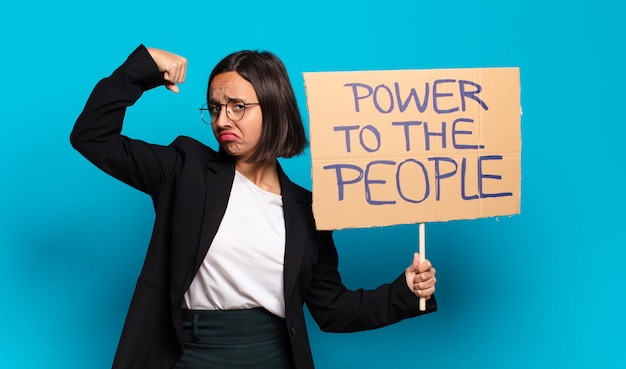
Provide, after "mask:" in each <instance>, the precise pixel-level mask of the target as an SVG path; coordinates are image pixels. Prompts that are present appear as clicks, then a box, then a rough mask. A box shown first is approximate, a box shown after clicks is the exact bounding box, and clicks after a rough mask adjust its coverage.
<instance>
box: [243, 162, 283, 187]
mask: <svg viewBox="0 0 626 369" xmlns="http://www.w3.org/2000/svg"><path fill="white" fill-rule="evenodd" d="M235 169H237V171H238V172H239V173H241V174H243V176H244V177H246V178H248V179H249V180H250V181H252V183H254V184H255V185H257V186H258V187H260V188H262V189H263V190H265V191H268V192H272V193H275V194H277V195H280V182H279V180H278V170H277V169H276V160H272V161H270V162H267V163H247V162H245V161H243V160H237V162H236V164H235Z"/></svg>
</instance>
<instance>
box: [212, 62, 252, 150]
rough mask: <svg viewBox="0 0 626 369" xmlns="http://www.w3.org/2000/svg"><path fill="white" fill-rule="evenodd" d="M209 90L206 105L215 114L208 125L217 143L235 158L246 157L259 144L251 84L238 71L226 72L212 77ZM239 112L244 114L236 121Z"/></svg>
mask: <svg viewBox="0 0 626 369" xmlns="http://www.w3.org/2000/svg"><path fill="white" fill-rule="evenodd" d="M210 92H211V95H210V99H209V108H210V109H212V111H213V112H212V114H213V115H214V116H215V118H214V119H215V120H214V121H213V123H212V125H211V126H212V127H213V134H215V138H216V139H217V142H219V144H220V146H221V147H222V148H223V149H224V150H225V151H226V152H227V153H229V154H230V155H232V156H234V157H235V158H237V159H238V160H246V159H248V158H249V157H250V156H251V155H252V154H253V153H254V150H255V149H256V147H257V145H258V143H259V139H260V137H261V128H262V123H263V114H262V112H261V106H260V105H259V104H258V102H259V100H258V98H257V95H256V91H255V90H254V87H253V86H252V84H251V83H250V82H248V81H246V80H245V79H244V78H243V77H241V76H240V75H239V73H237V72H225V73H221V74H218V75H216V76H215V77H214V78H213V81H212V82H211V86H210ZM227 104H228V107H227ZM245 104H251V105H245ZM231 108H232V109H231ZM242 109H243V111H242ZM227 110H228V113H227ZM241 113H243V117H242V118H241V119H240V120H237V118H238V117H239V116H240V114H241ZM234 120H237V121H234Z"/></svg>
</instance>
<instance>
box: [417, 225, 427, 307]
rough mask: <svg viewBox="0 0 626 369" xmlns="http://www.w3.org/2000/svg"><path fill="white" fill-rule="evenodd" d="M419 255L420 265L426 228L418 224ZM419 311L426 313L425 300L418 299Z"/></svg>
mask: <svg viewBox="0 0 626 369" xmlns="http://www.w3.org/2000/svg"><path fill="white" fill-rule="evenodd" d="M418 251H419V254H420V264H421V263H423V262H424V260H426V226H425V224H424V223H420V224H419V250H418ZM420 311H426V299H425V298H424V297H420Z"/></svg>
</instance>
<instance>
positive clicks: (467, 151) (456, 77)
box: [303, 68, 521, 229]
mask: <svg viewBox="0 0 626 369" xmlns="http://www.w3.org/2000/svg"><path fill="white" fill-rule="evenodd" d="M303 75H304V83H305V88H306V96H307V107H308V110H309V119H310V122H309V123H310V140H311V160H312V176H313V212H314V215H315V221H316V225H317V228H318V229H341V228H354V227H372V226H385V225H393V224H409V223H423V222H434V221H447V220H455V219H474V218H481V217H490V216H500V215H511V214H517V213H519V209H520V196H521V126H520V115H521V109H520V84H519V69H518V68H473V69H436V70H397V71H360V72H314V73H304V74H303Z"/></svg>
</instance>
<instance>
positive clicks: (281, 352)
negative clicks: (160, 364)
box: [174, 308, 294, 369]
mask: <svg viewBox="0 0 626 369" xmlns="http://www.w3.org/2000/svg"><path fill="white" fill-rule="evenodd" d="M286 333H287V331H286V329H285V326H284V320H283V319H281V318H280V317H277V316H275V315H273V314H272V313H270V312H268V311H267V310H265V309H262V308H256V309H246V310H226V311H221V310H219V311H212V310H211V311H207V310H184V311H183V339H184V351H183V356H182V357H181V358H180V360H179V362H178V363H177V364H176V366H175V367H174V369H244V368H245V369H249V368H255V369H293V367H294V365H293V359H292V354H291V349H290V347H289V341H288V338H287V336H286Z"/></svg>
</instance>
